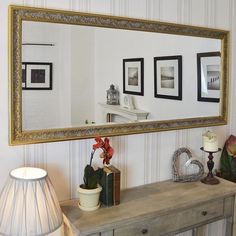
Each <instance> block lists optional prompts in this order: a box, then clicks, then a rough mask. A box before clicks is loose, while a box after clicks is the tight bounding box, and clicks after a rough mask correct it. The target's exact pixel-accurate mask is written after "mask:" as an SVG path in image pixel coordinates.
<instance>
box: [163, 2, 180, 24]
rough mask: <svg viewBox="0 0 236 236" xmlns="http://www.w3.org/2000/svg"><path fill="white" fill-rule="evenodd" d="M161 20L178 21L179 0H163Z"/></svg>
mask: <svg viewBox="0 0 236 236" xmlns="http://www.w3.org/2000/svg"><path fill="white" fill-rule="evenodd" d="M161 7H162V9H161V11H162V13H161V20H162V21H167V22H176V21H177V19H178V0H163V1H162V4H161Z"/></svg>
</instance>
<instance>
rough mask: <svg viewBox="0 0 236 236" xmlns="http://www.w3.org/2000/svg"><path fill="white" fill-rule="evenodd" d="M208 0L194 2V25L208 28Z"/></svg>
mask: <svg viewBox="0 0 236 236" xmlns="http://www.w3.org/2000/svg"><path fill="white" fill-rule="evenodd" d="M206 11H207V8H206V0H198V1H194V0H193V1H192V9H191V12H192V16H191V17H192V24H193V25H199V26H206Z"/></svg>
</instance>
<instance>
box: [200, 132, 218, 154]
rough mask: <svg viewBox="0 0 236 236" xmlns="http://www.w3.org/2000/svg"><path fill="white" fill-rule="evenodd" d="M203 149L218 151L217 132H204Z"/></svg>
mask: <svg viewBox="0 0 236 236" xmlns="http://www.w3.org/2000/svg"><path fill="white" fill-rule="evenodd" d="M203 149H204V151H208V152H216V151H218V140H217V136H216V134H215V133H213V132H210V131H207V132H206V133H205V134H203Z"/></svg>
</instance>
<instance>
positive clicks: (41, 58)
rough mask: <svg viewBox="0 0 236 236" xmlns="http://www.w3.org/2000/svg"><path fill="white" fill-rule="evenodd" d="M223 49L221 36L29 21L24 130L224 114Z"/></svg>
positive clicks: (24, 62) (24, 59) (25, 31)
mask: <svg viewBox="0 0 236 236" xmlns="http://www.w3.org/2000/svg"><path fill="white" fill-rule="evenodd" d="M220 51H221V40H219V39H211V38H201V37H191V36H183V35H171V34H163V33H152V32H142V31H130V30H121V29H109V28H99V27H92V26H79V25H67V24H58V23H44V22H33V21H23V24H22V126H23V130H37V129H49V128H50V129H51V128H64V127H80V126H85V125H86V124H88V125H95V126H96V125H99V124H105V123H107V122H115V123H117V122H119V123H120V122H137V121H139V122H140V121H146V120H155V121H162V120H173V119H184V118H194V117H212V116H219V115H220V114H221V111H220V100H219V98H220ZM216 52H217V54H214V53H216ZM203 53H213V55H210V56H209V55H206V56H205V57H201V60H200V64H199V65H200V66H197V55H199V54H203ZM199 76H200V77H199ZM199 78H200V81H199ZM111 85H114V89H115V90H117V91H118V96H119V97H118V98H119V101H118V102H117V104H116V105H113V104H107V99H108V98H109V97H108V95H109V94H108V93H109V91H108V90H109V89H110V86H111ZM199 86H200V87H199ZM199 89H200V90H199ZM198 91H200V92H201V96H202V97H207V98H214V99H216V100H217V99H218V100H217V102H212V101H211V100H207V101H201V100H199V99H198ZM108 103H109V102H108Z"/></svg>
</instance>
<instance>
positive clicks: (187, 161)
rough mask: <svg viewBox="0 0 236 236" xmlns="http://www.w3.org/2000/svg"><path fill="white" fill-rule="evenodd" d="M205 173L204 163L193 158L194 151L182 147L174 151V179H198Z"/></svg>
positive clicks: (182, 180)
mask: <svg viewBox="0 0 236 236" xmlns="http://www.w3.org/2000/svg"><path fill="white" fill-rule="evenodd" d="M197 170H198V171H197ZM203 174H204V167H203V164H202V163H201V162H200V161H198V160H192V153H191V152H190V151H189V149H187V148H184V147H182V148H179V149H178V150H176V151H175V152H174V155H173V162H172V178H173V181H175V182H192V181H197V180H199V179H200V178H201V177H202V176H203Z"/></svg>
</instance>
